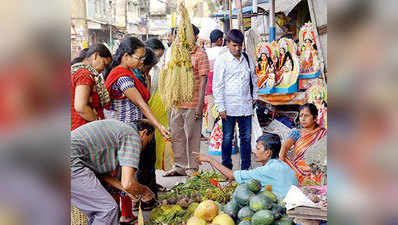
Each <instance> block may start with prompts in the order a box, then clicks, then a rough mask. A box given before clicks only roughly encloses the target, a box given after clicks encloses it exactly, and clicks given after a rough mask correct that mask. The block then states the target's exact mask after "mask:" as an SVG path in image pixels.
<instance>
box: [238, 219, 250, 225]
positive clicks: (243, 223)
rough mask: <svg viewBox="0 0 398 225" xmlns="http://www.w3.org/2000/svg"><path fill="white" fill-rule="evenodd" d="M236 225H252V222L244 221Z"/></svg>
mask: <svg viewBox="0 0 398 225" xmlns="http://www.w3.org/2000/svg"><path fill="white" fill-rule="evenodd" d="M238 225H252V222H251V221H250V220H244V221H242V222H240V223H238Z"/></svg>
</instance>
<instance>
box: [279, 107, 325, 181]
mask: <svg viewBox="0 0 398 225" xmlns="http://www.w3.org/2000/svg"><path fill="white" fill-rule="evenodd" d="M299 112H300V114H299V118H300V125H301V128H300V129H293V130H292V131H291V132H290V133H289V135H288V137H287V138H286V140H285V142H284V143H283V145H282V149H281V152H280V156H279V159H280V160H282V161H285V162H286V163H287V164H289V166H290V167H291V168H292V169H293V170H294V172H295V173H296V175H297V179H298V181H299V183H300V186H307V185H319V184H320V181H321V180H322V176H323V174H314V173H313V172H312V169H311V167H310V166H309V165H307V163H306V160H305V154H306V152H307V150H309V149H310V147H311V146H312V145H314V144H316V143H317V142H318V141H320V140H321V139H322V138H323V137H325V136H326V135H327V130H326V129H324V128H322V127H319V125H318V124H317V123H316V120H317V118H318V109H317V108H316V106H315V105H314V104H311V103H307V104H304V105H302V106H301V107H300V109H299ZM288 151H292V155H291V156H290V157H288V154H287V152H288Z"/></svg>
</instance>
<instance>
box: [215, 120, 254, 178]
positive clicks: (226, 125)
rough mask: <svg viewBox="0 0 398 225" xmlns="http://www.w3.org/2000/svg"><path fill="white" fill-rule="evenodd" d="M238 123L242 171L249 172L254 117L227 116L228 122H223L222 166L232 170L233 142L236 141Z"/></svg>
mask: <svg viewBox="0 0 398 225" xmlns="http://www.w3.org/2000/svg"><path fill="white" fill-rule="evenodd" d="M236 122H238V126H239V137H240V157H241V160H242V165H241V169H242V170H247V169H249V168H250V164H251V147H250V143H251V133H252V116H227V119H226V120H224V119H223V120H222V133H223V138H222V146H221V149H222V164H223V165H224V166H225V167H227V168H229V169H232V159H231V154H232V140H233V139H234V134H235V123H236Z"/></svg>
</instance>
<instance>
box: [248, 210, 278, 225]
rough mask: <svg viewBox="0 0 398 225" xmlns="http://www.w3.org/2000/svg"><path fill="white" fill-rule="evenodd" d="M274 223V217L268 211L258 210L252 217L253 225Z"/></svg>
mask: <svg viewBox="0 0 398 225" xmlns="http://www.w3.org/2000/svg"><path fill="white" fill-rule="evenodd" d="M272 222H274V216H273V215H272V212H271V211H270V210H260V211H258V212H256V213H254V215H253V216H252V224H253V225H271V224H272Z"/></svg>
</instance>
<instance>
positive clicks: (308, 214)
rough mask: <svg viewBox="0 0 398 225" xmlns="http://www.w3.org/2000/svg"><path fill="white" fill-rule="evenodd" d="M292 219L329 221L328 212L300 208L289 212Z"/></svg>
mask: <svg viewBox="0 0 398 225" xmlns="http://www.w3.org/2000/svg"><path fill="white" fill-rule="evenodd" d="M287 214H288V215H289V216H291V217H295V218H299V219H309V220H327V217H328V212H327V210H324V209H320V208H313V207H305V206H300V207H297V208H294V209H291V210H288V211H287Z"/></svg>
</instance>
